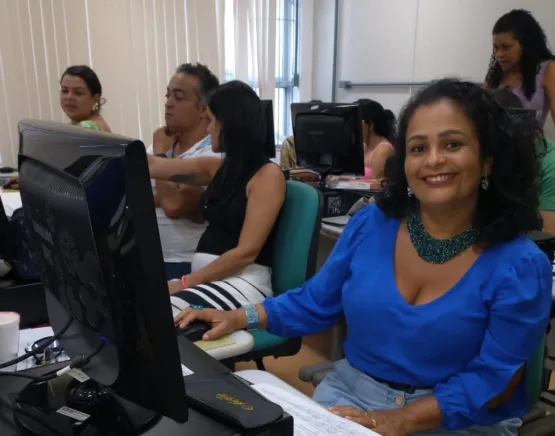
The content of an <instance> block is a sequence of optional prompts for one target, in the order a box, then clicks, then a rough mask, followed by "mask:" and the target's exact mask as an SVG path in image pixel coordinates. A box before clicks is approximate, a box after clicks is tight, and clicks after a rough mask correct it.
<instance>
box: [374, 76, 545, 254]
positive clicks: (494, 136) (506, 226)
mask: <svg viewBox="0 0 555 436" xmlns="http://www.w3.org/2000/svg"><path fill="white" fill-rule="evenodd" d="M445 99H446V100H450V101H452V102H453V103H455V104H456V105H458V106H459V107H460V109H461V110H462V111H463V112H464V113H465V114H466V116H467V117H468V118H469V119H470V120H471V121H472V123H473V125H474V127H475V130H476V134H477V137H478V141H479V143H480V148H481V150H480V153H481V156H482V159H483V158H486V157H491V159H492V168H491V174H490V175H489V182H490V183H489V189H488V190H485V191H484V190H483V189H481V188H479V187H477V189H479V190H480V191H479V196H478V205H477V211H476V216H475V217H474V227H475V228H476V229H478V230H479V232H480V236H479V238H478V242H479V243H480V244H481V245H483V246H489V245H491V244H494V243H496V242H498V241H506V240H511V239H513V238H514V237H515V236H517V235H518V234H519V233H522V232H527V231H530V230H537V229H541V226H542V222H541V218H540V215H539V213H538V190H537V174H538V166H537V164H536V156H535V153H534V145H535V136H534V135H522V134H518V133H517V131H516V129H517V127H516V126H515V125H514V124H513V123H512V121H511V118H510V115H509V113H508V112H507V110H506V109H505V108H503V107H502V106H501V105H500V104H499V103H497V101H495V99H494V98H493V96H492V95H491V93H490V92H488V91H487V90H485V89H482V88H480V87H478V86H476V85H474V84H472V83H469V82H461V81H459V80H456V79H443V80H440V81H438V82H435V83H433V84H432V85H430V86H429V87H427V88H425V89H423V90H422V91H420V92H419V93H418V94H417V95H415V96H414V97H413V98H412V99H411V100H410V101H409V102H408V103H407V105H406V106H405V107H404V108H403V111H402V113H401V116H400V118H399V124H398V132H397V137H396V140H395V154H394V155H393V156H392V157H391V158H390V161H389V162H388V164H387V165H386V168H385V182H384V189H383V191H382V192H381V193H380V195H379V196H378V199H377V203H378V205H379V206H380V207H381V209H382V210H383V211H384V212H385V213H386V214H387V215H388V216H392V217H398V218H402V217H404V216H405V215H406V212H407V210H409V209H410V208H411V207H413V206H414V205H415V204H416V202H417V200H416V199H415V198H414V196H412V197H409V196H408V194H407V186H408V185H407V178H406V175H405V158H406V140H407V128H408V125H409V122H410V120H411V119H412V117H413V116H414V114H415V112H416V111H417V109H418V108H420V107H421V106H425V105H431V104H434V103H436V102H439V101H440V100H445Z"/></svg>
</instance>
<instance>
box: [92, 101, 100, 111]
mask: <svg viewBox="0 0 555 436" xmlns="http://www.w3.org/2000/svg"><path fill="white" fill-rule="evenodd" d="M92 110H93V112H98V111H99V110H100V105H99V104H98V103H95V104H94V106H93V107H92Z"/></svg>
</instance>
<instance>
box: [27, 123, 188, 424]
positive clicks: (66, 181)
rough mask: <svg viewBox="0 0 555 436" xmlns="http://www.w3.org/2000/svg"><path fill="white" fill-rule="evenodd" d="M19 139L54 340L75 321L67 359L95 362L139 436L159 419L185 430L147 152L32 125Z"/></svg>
mask: <svg viewBox="0 0 555 436" xmlns="http://www.w3.org/2000/svg"><path fill="white" fill-rule="evenodd" d="M19 132H20V141H21V146H20V157H19V166H20V167H19V185H20V192H21V198H22V203H23V210H24V215H25V220H26V227H27V231H28V235H29V242H30V245H31V248H32V250H33V253H34V256H35V260H36V261H37V267H38V270H39V275H40V278H41V280H42V282H43V284H44V289H45V294H46V301H47V308H48V314H49V319H50V322H51V325H52V327H53V329H54V331H60V330H61V329H62V327H63V326H64V325H66V324H67V322H68V320H70V319H73V321H72V324H71V325H70V328H69V329H68V330H67V332H66V333H64V335H63V336H62V337H61V338H60V342H61V344H62V346H63V348H64V350H65V351H66V352H67V354H68V355H69V356H70V357H73V358H74V357H76V356H80V355H91V354H93V355H94V354H95V353H97V354H96V355H94V357H93V358H92V359H91V361H90V363H89V364H88V365H87V366H85V367H84V368H83V371H84V372H85V373H86V374H87V376H88V377H90V378H91V379H92V380H93V381H95V382H97V383H98V384H99V385H102V387H103V388H109V391H110V392H113V393H114V394H116V396H117V397H121V398H123V399H125V400H128V401H130V402H131V403H132V404H133V406H132V407H131V406H130V404H131V403H126V404H127V405H126V406H122V407H124V409H125V410H126V414H127V415H126V419H128V420H130V422H131V426H132V427H133V428H134V429H135V430H137V432H139V431H141V429H144V428H146V427H147V426H149V425H151V424H152V423H153V422H154V420H157V418H158V417H159V416H160V415H159V414H162V415H165V416H167V417H169V418H172V419H173V420H175V421H177V422H185V421H186V420H187V417H188V408H187V401H186V395H185V384H184V380H183V373H182V366H181V360H180V354H179V350H178V345H177V339H176V332H175V326H174V324H173V319H172V311H171V307H170V300H169V297H168V287H167V282H166V278H165V274H164V268H163V265H164V264H163V257H162V251H161V246H160V237H159V233H158V226H157V221H156V215H155V209H154V200H153V196H152V188H151V185H150V180H149V179H150V177H149V170H148V164H147V157H146V150H145V146H144V144H143V143H142V142H140V141H138V140H134V139H129V138H125V137H122V136H118V135H114V134H108V133H104V132H96V131H93V130H88V129H83V128H82V127H74V126H69V125H65V124H60V123H53V122H44V121H34V120H28V121H22V122H21V123H20V124H19ZM83 395H86V393H85V394H83ZM94 395H100V394H98V392H97V393H95V394H94ZM116 403H117V402H116ZM116 403H114V404H116ZM117 404H120V403H117ZM54 415H55V414H54Z"/></svg>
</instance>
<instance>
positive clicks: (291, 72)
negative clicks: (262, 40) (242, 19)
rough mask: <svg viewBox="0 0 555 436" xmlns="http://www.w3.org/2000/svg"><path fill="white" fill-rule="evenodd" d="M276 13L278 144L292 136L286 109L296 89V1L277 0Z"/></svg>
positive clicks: (275, 102) (276, 122)
mask: <svg viewBox="0 0 555 436" xmlns="http://www.w3.org/2000/svg"><path fill="white" fill-rule="evenodd" d="M277 13H278V17H277V26H276V34H277V49H276V94H275V99H274V124H275V130H276V139H277V141H278V143H279V144H281V143H282V142H283V141H284V140H285V138H286V137H287V136H290V135H292V134H293V128H292V126H291V111H290V107H291V103H293V94H294V91H295V89H294V88H295V87H297V86H299V73H298V71H299V70H298V46H299V43H298V33H299V32H298V29H299V23H298V18H299V0H278V12H277Z"/></svg>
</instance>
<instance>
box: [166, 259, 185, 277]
mask: <svg viewBox="0 0 555 436" xmlns="http://www.w3.org/2000/svg"><path fill="white" fill-rule="evenodd" d="M164 268H165V269H166V280H173V279H180V278H181V277H182V276H186V275H187V274H191V263H190V262H165V263H164Z"/></svg>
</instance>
